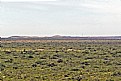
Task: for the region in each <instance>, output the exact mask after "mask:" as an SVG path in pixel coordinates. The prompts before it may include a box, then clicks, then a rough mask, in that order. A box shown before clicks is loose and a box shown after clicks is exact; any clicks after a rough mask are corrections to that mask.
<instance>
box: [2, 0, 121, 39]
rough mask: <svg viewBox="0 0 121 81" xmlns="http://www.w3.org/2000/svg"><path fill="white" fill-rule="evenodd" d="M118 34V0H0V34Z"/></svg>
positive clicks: (120, 18) (120, 12)
mask: <svg viewBox="0 0 121 81" xmlns="http://www.w3.org/2000/svg"><path fill="white" fill-rule="evenodd" d="M13 35H20V36H23V35H24V36H52V35H66V36H106V35H121V0H56V1H49V0H48V1H35V0H34V1H28V0H26V1H20V0H17V1H15V0H13V1H8V0H6V1H5V0H1V2H0V36H1V37H6V36H13Z"/></svg>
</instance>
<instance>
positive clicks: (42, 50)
mask: <svg viewBox="0 0 121 81" xmlns="http://www.w3.org/2000/svg"><path fill="white" fill-rule="evenodd" d="M0 81H121V40H38V41H34V40H29V41H27V40H23V41H22V40H21V41H20V40H17V41H1V43H0Z"/></svg>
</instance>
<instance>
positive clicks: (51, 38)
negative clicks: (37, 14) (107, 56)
mask: <svg viewBox="0 0 121 81" xmlns="http://www.w3.org/2000/svg"><path fill="white" fill-rule="evenodd" d="M0 40H121V36H97V37H93V36H92V37H88V36H87V37H79V36H60V35H54V36H50V37H38V36H11V37H8V38H1V37H0Z"/></svg>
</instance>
